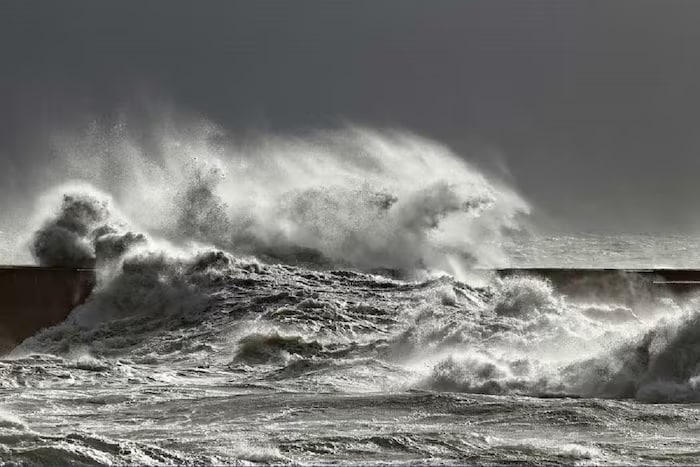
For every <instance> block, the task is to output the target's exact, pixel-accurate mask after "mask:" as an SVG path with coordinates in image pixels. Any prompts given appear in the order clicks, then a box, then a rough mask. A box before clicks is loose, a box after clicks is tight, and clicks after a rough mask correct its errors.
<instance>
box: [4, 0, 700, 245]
mask: <svg viewBox="0 0 700 467" xmlns="http://www.w3.org/2000/svg"><path fill="white" fill-rule="evenodd" d="M699 24H700V1H695V0H688V1H674V0H658V1H644V0H634V1H624V0H615V1H610V0H598V1H595V0H588V1H583V0H578V1H564V0H552V1H525V0H514V1H506V0H483V1H467V0H463V1H440V0H433V1H410V0H402V1H398V0H397V1H386V0H371V1H369V0H368V1H359V0H358V1H352V2H350V1H345V2H340V1H274V2H272V1H250V2H247V1H201V0H200V1H191V2H184V1H174V0H169V1H119V2H117V1H110V2H107V1H100V2H95V1H82V2H76V1H61V2H56V1H43V2H38V1H27V0H23V1H11V0H5V1H3V2H2V3H0V67H1V68H0V157H2V160H1V161H0V183H1V185H0V194H2V195H3V196H5V197H7V196H10V195H8V193H11V194H12V196H16V195H17V194H18V193H21V192H22V190H26V189H27V187H28V186H31V183H29V182H30V181H31V180H32V177H34V174H35V173H36V171H37V167H39V166H43V165H45V164H47V163H50V154H49V153H48V152H47V151H46V147H45V146H44V142H43V141H44V139H43V138H44V137H45V135H46V134H47V133H49V132H50V131H51V126H52V125H54V124H55V122H61V121H66V120H71V119H77V120H79V119H80V118H81V117H80V115H82V114H85V115H88V114H89V115H93V116H94V115H97V116H100V117H101V118H107V119H108V118H110V115H113V114H114V113H115V112H116V111H117V110H118V109H120V108H121V107H123V106H124V105H125V103H129V102H133V101H135V100H136V101H137V100H138V99H140V97H139V96H143V95H145V94H149V93H154V94H158V95H160V96H163V97H165V98H167V99H170V100H171V101H172V102H174V103H175V105H176V106H177V107H178V108H181V109H183V110H185V111H190V112H195V113H198V114H201V115H204V116H205V117H207V118H210V119H211V120H213V121H215V122H217V123H218V124H219V125H221V126H222V127H224V128H225V129H228V130H230V131H231V132H237V131H241V130H251V129H252V130H271V131H283V132H288V131H298V130H300V129H301V130H303V129H309V128H316V127H329V126H335V125H338V124H339V123H341V122H344V121H350V122H353V123H358V124H361V125H367V126H379V127H400V128H405V129H407V130H411V131H414V132H416V133H418V134H421V135H424V136H427V137H430V138H434V139H437V140H439V141H441V142H443V143H445V144H447V145H449V146H451V147H452V148H453V149H454V150H455V151H457V152H460V153H464V154H470V157H471V158H472V160H476V162H477V163H478V164H480V165H482V166H485V167H487V168H490V169H491V170H499V167H500V164H501V161H497V160H494V159H493V158H492V154H493V152H490V151H481V150H477V151H475V150H474V149H475V148H482V147H491V148H498V150H500V151H501V153H502V154H503V156H502V162H505V164H506V165H507V167H508V168H509V170H510V172H511V175H512V178H513V180H514V181H515V183H516V185H517V187H518V188H519V190H520V191H521V192H522V193H523V195H524V196H525V197H526V198H527V199H529V200H531V201H532V202H533V204H534V205H535V206H536V207H537V208H538V209H541V210H542V211H543V212H545V213H546V214H547V215H549V216H550V217H552V218H556V219H557V220H558V221H560V222H562V223H563V224H564V225H568V226H571V227H572V228H579V229H585V230H596V229H605V230H622V231H630V232H635V231H643V230H658V229H660V228H664V229H666V230H669V231H678V232H681V231H696V230H700V228H698V226H700V208H698V206H697V204H698V203H697V199H698V198H699V195H700V183H698V174H700V157H698V156H699V150H700V131H698V128H697V125H698V120H699V117H698V113H700V49H699V47H698V46H699V45H700V27H698V25H699Z"/></svg>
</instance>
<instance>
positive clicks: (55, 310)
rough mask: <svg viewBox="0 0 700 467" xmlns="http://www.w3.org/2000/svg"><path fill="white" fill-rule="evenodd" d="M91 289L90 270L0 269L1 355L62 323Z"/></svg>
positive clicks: (13, 267) (91, 277)
mask: <svg viewBox="0 0 700 467" xmlns="http://www.w3.org/2000/svg"><path fill="white" fill-rule="evenodd" d="M94 286H95V271H94V270H92V269H67V268H45V267H34V266H0V352H5V351H7V350H10V349H11V348H13V347H15V346H16V345H17V344H19V343H20V342H22V341H23V340H24V339H26V338H27V337H29V336H31V335H33V334H34V333H36V332H37V331H39V330H40V329H43V328H45V327H49V326H53V325H55V324H58V323H60V322H61V321H63V320H64V319H65V318H66V317H67V316H68V314H69V313H70V312H71V310H73V309H74V308H75V307H76V306H78V305H80V304H81V303H83V302H84V301H85V299H86V298H87V297H88V295H90V292H91V291H92V289H93V287H94Z"/></svg>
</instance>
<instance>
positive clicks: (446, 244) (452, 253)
mask: <svg viewBox="0 0 700 467" xmlns="http://www.w3.org/2000/svg"><path fill="white" fill-rule="evenodd" d="M60 147H61V151H62V152H63V153H65V154H67V156H66V160H69V161H71V162H70V164H69V165H70V170H68V173H69V174H70V175H71V176H74V177H79V178H86V177H88V176H89V175H88V172H89V173H90V174H93V175H92V176H90V179H89V182H90V183H91V184H92V185H94V186H95V189H97V190H102V191H105V192H108V193H110V196H112V197H113V199H114V202H112V203H111V204H110V206H111V205H114V204H117V205H118V206H119V209H120V210H121V211H122V212H123V213H124V215H125V216H127V217H128V218H130V219H132V220H133V224H135V225H139V226H140V229H141V231H142V232H143V233H145V234H147V235H150V236H152V237H157V238H162V239H165V240H168V241H170V242H172V243H174V244H179V245H188V244H193V243H198V244H207V245H212V246H215V247H217V248H220V249H224V250H227V251H230V252H233V253H236V254H251V255H256V256H258V257H260V258H263V259H267V260H270V261H273V262H286V263H301V264H315V265H325V266H335V267H354V268H360V269H377V268H386V269H392V270H404V271H406V270H408V271H410V270H417V269H434V270H441V271H445V272H449V273H452V274H459V273H460V271H462V270H464V269H466V268H468V267H470V266H484V267H487V266H492V265H494V264H497V263H500V264H503V263H504V262H505V255H504V253H503V249H502V248H501V244H502V243H503V242H502V240H503V239H504V238H505V237H506V236H507V235H508V232H509V231H511V230H513V229H518V228H519V220H520V218H521V216H522V215H524V214H526V213H527V212H528V210H529V208H528V205H527V203H526V202H525V201H523V200H522V198H520V197H519V196H518V195H517V194H516V193H515V191H513V190H512V189H510V188H508V187H506V186H504V185H503V184H501V183H499V182H498V181H495V180H489V179H487V178H486V177H485V176H484V175H483V174H482V173H480V172H479V171H478V170H476V169H475V168H474V167H472V166H470V165H469V164H468V163H467V162H465V161H464V159H463V158H461V157H460V156H458V155H456V154H454V153H453V152H452V151H450V150H449V149H448V148H446V147H444V146H442V145H440V144H438V143H436V142H433V141H430V140H427V139H424V138H421V137H418V136H416V135H413V134H411V133H408V132H398V131H392V132H379V131H374V130H368V129H364V128H357V127H349V128H345V129H342V130H336V131H324V132H316V133H311V134H308V135H305V136H303V137H291V136H265V137H256V138H252V139H251V138H248V139H245V140H241V141H228V140H226V138H224V137H223V136H222V135H221V134H220V133H219V132H218V130H217V129H216V128H215V127H214V126H213V125H211V124H207V125H201V126H199V127H197V126H195V128H188V129H187V130H183V129H182V128H180V127H177V126H176V125H171V126H168V125H165V126H164V127H163V128H159V129H158V130H157V131H156V132H155V136H154V137H153V141H150V142H149V144H148V145H146V144H143V143H139V141H138V140H137V139H135V138H133V137H131V136H130V133H129V131H128V126H127V125H122V126H118V127H116V128H111V129H100V128H94V129H92V131H91V133H90V134H88V135H86V136H85V137H84V138H82V139H77V140H76V139H73V140H70V143H66V142H65V141H64V142H63V143H62V145H61V146H60ZM76 161H84V163H77V162H76ZM94 174H97V176H95V175H94ZM70 196H71V197H72V198H71V199H65V200H64V203H65V205H64V206H63V207H62V208H61V209H62V214H60V215H58V216H57V217H56V218H55V219H54V220H53V221H51V222H52V224H51V225H49V224H46V225H44V227H43V228H42V229H41V231H40V232H39V233H38V234H37V235H35V238H34V240H33V247H32V251H33V253H34V256H35V258H37V260H38V262H39V263H40V264H49V263H50V264H58V263H61V262H62V263H64V264H82V263H86V262H89V261H90V260H91V259H96V255H97V253H98V252H97V251H96V248H97V245H96V244H94V243H95V241H96V240H97V236H96V229H95V228H94V225H96V224H99V223H100V222H101V221H102V220H103V219H102V218H101V217H103V216H105V215H106V214H105V213H104V209H103V208H104V206H103V205H99V203H98V205H95V206H92V205H88V204H86V203H85V202H83V201H84V200H83V199H82V197H81V195H80V194H77V195H76V194H71V195H70ZM81 202H82V203H83V204H82V205H80V203H81ZM86 229H87V230H90V232H88V234H86V233H85V230H86ZM113 230H114V229H113V228H110V229H108V232H104V234H105V235H106V234H107V233H108V234H109V235H111V236H112V240H113V241H111V242H109V244H108V245H105V246H104V252H105V254H107V253H108V251H107V250H109V248H110V247H112V246H113V247H114V248H116V249H117V250H118V251H115V252H114V253H115V254H118V253H119V250H120V248H122V247H121V246H120V244H121V243H123V242H127V243H128V242H138V241H140V237H139V238H124V237H121V236H120V235H121V234H123V233H124V231H123V230H124V229H121V230H119V231H117V232H115V231H113ZM126 230H128V228H127V229H126ZM97 233H103V232H97ZM103 236H104V235H100V237H103ZM115 236H116V238H115ZM84 241H87V242H88V244H85V243H84ZM102 241H108V238H107V237H104V238H102ZM90 242H92V243H93V245H90V244H89V243H90ZM56 245H70V246H69V247H66V248H65V249H63V250H60V249H59V250H57V251H52V248H54V247H55V246H56ZM93 250H95V251H93Z"/></svg>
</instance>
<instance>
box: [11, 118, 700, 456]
mask: <svg viewBox="0 0 700 467" xmlns="http://www.w3.org/2000/svg"><path fill="white" fill-rule="evenodd" d="M107 139H108V138H107ZM162 139H163V140H164V141H165V142H164V143H163V144H164V147H163V148H162V150H163V152H164V153H167V154H168V155H169V157H168V159H167V160H168V161H169V162H168V163H169V164H172V167H169V168H168V167H158V166H157V165H155V164H153V163H148V164H147V163H145V162H144V161H143V160H142V159H141V158H140V156H139V155H138V150H137V149H138V148H136V149H135V148H134V147H133V146H129V147H128V149H129V151H131V152H129V158H126V160H129V161H131V163H133V164H134V167H131V168H128V167H122V168H121V169H120V171H119V173H120V174H122V175H123V178H124V179H126V180H128V184H127V186H125V187H122V189H121V191H120V190H119V189H117V190H116V192H115V193H114V196H113V197H112V196H110V195H108V194H106V193H104V191H103V190H101V189H100V186H101V185H100V184H99V183H96V184H95V185H96V187H95V186H87V185H85V184H84V183H83V184H74V183H73V184H67V185H64V186H60V187H57V188H56V189H53V190H49V192H48V193H47V194H46V195H45V196H42V197H41V199H40V200H39V201H38V203H37V206H38V207H37V214H36V218H37V222H36V226H35V228H34V229H33V230H32V233H30V234H29V235H28V240H27V246H28V247H29V248H28V251H29V252H30V254H31V256H32V258H33V260H34V261H36V262H37V263H38V264H41V265H45V266H94V267H95V268H96V271H97V278H98V282H97V286H96V288H95V290H94V291H93V293H92V295H91V296H90V297H89V299H88V300H87V302H86V303H85V304H83V305H81V306H80V307H78V308H76V309H75V310H74V311H73V312H72V313H71V314H70V315H69V316H68V317H67V318H66V320H65V321H64V322H62V323H60V324H58V325H57V326H54V327H51V328H48V329H44V330H41V331H39V332H37V333H36V334H35V335H34V336H32V337H30V338H28V339H27V340H25V341H24V342H22V343H21V344H20V345H19V346H18V347H17V348H16V349H14V350H13V351H12V352H11V353H10V354H9V355H4V356H3V357H2V358H0V460H2V462H4V463H7V464H10V465H12V464H29V465H35V464H52V465H56V464H61V465H65V464H148V465H152V464H159V465H173V464H235V465H240V464H255V463H274V464H287V463H291V464H328V463H355V464H386V463H391V464H413V463H429V464H438V463H444V464H502V463H511V462H513V463H515V462H520V463H547V464H556V463H561V464H567V465H568V464H659V465H662V464H663V465H667V464H697V463H700V451H698V448H697V436H698V434H699V433H700V408H699V406H698V405H697V402H698V401H700V346H698V344H697V343H698V342H700V314H698V303H700V302H699V300H700V297H696V296H695V295H693V294H692V293H691V294H687V295H684V296H675V295H673V294H671V293H660V292H659V289H658V288H657V289H654V290H650V289H649V284H648V283H645V282H643V281H639V280H637V278H636V277H635V276H634V275H633V274H632V275H626V276H621V277H620V278H619V281H620V283H618V284H602V286H603V288H602V289H601V288H600V286H601V285H600V284H598V285H596V284H592V283H588V284H586V285H585V286H581V289H580V290H575V291H574V293H572V292H571V291H567V294H566V295H564V294H563V293H562V292H561V291H559V290H556V289H555V288H554V287H553V286H552V284H551V283H549V282H547V281H545V280H543V279H539V278H535V277H527V276H519V277H512V278H507V279H501V278H497V277H493V276H492V275H491V274H489V273H488V272H485V270H488V269H489V268H493V267H496V266H529V267H532V266H548V267H552V266H566V267H617V268H649V267H652V266H653V267H662V266H674V267H695V266H697V265H698V262H697V261H695V258H697V256H698V251H700V248H699V247H700V243H699V242H698V240H697V239H694V238H689V237H681V236H676V237H660V236H650V235H642V234H639V235H627V236H620V235H616V236H605V235H593V234H586V235H583V234H581V235H570V236H562V235H560V236H552V235H541V234H535V233H529V234H527V235H525V234H523V233H518V234H515V232H519V230H518V225H519V221H518V220H519V219H520V218H521V217H522V216H526V215H527V213H528V212H529V210H530V208H529V207H528V204H527V202H525V201H524V200H523V199H522V198H521V197H520V196H519V195H517V194H516V193H515V191H513V190H511V189H508V188H507V187H505V186H502V185H501V184H498V183H495V182H493V181H490V180H488V179H487V178H486V177H484V176H483V175H481V174H480V173H478V172H477V171H475V170H474V169H473V168H471V167H469V166H468V165H467V164H466V163H464V162H463V160H462V159H460V158H458V157H457V156H455V155H454V154H452V153H451V152H450V151H449V150H447V149H446V148H444V147H441V146H439V145H436V144H433V143H430V142H426V141H425V140H420V139H416V138H415V137H412V136H406V135H403V136H402V135H399V136H396V135H393V136H385V135H384V136H383V135H379V134H377V133H373V132H367V131H360V130H354V131H352V132H349V133H341V134H331V135H327V134H326V135H322V137H319V138H317V139H315V140H313V141H311V142H309V141H304V140H294V141H292V142H289V141H282V142H279V141H276V142H273V143H268V144H265V145H264V147H262V148H258V150H256V151H253V152H254V153H255V154H254V157H252V156H250V155H249V154H247V155H245V157H244V156H241V157H240V158H236V157H234V156H231V155H230V154H229V155H227V156H226V157H224V156H220V157H219V156H217V157H218V158H217V157H214V156H212V155H211V154H210V153H208V152H207V149H206V147H204V149H203V147H202V145H199V144H195V143H196V141H195V142H194V143H193V142H192V141H189V142H188V141H186V140H183V141H179V142H177V143H178V144H175V142H169V141H170V140H168V138H166V137H163V138H162ZM117 140H118V141H121V140H119V138H117ZM119 144H122V143H121V142H120V143H119ZM119 147H121V146H119ZM183 148H184V149H183ZM191 152H195V153H197V154H199V155H200V156H199V159H198V160H199V161H200V163H202V164H203V165H201V166H198V167H197V169H196V170H194V171H189V172H188V170H186V169H183V168H182V167H183V166H182V165H177V164H175V163H174V162H173V161H176V160H178V154H180V155H183V154H184V155H183V156H182V157H184V158H185V159H187V158H188V157H189V154H190V153H191ZM135 153H136V154H135ZM73 154H76V152H75V151H74V152H73ZM185 156H186V157H185ZM75 157H77V156H75ZM144 157H145V156H144ZM144 160H145V159H144ZM202 161H204V162H202ZM290 161H293V163H291V162H290ZM146 162H148V161H146ZM151 162H152V161H151ZM75 165H79V164H75ZM84 165H87V162H86V164H84ZM154 167H155V168H154ZM222 174H226V175H227V177H223V176H222ZM178 177H179V178H178ZM139 181H140V182H139ZM137 182H138V183H137ZM117 188H119V187H117ZM11 248H12V246H8V244H5V245H3V249H4V250H5V251H6V250H8V249H11ZM476 270H478V271H479V272H474V271H476ZM610 290H624V291H625V293H622V294H610V293H609V292H610ZM603 292H608V293H603Z"/></svg>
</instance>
